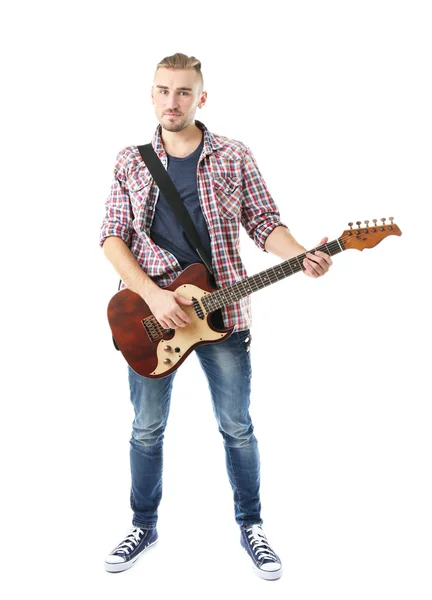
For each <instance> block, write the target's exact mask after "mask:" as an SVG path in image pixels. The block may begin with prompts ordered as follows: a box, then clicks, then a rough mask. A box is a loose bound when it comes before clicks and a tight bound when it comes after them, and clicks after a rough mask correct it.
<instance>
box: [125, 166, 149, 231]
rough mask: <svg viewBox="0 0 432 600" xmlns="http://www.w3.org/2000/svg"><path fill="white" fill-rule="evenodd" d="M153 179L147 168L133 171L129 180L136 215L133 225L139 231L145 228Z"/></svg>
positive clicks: (131, 200) (132, 205)
mask: <svg viewBox="0 0 432 600" xmlns="http://www.w3.org/2000/svg"><path fill="white" fill-rule="evenodd" d="M152 181H153V179H152V177H151V175H150V173H149V172H148V170H147V169H146V170H145V171H144V170H138V171H135V172H133V173H131V174H130V176H129V178H128V181H127V185H128V190H129V199H130V203H131V207H132V213H133V216H134V220H133V227H134V229H135V231H137V232H140V231H143V230H144V229H145V222H146V215H147V212H148V206H149V202H148V200H149V196H150V192H151V187H152V186H151V183H152Z"/></svg>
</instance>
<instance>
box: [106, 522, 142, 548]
mask: <svg viewBox="0 0 432 600" xmlns="http://www.w3.org/2000/svg"><path fill="white" fill-rule="evenodd" d="M143 533H144V531H143V530H142V529H141V528H140V527H134V528H133V529H132V531H131V532H130V533H129V534H128V535H127V536H126V537H125V539H124V540H123V541H122V542H121V544H119V545H118V546H117V548H115V550H113V552H112V554H119V553H122V554H129V552H132V550H135V548H136V547H137V546H138V544H139V543H140V540H141V537H142V535H143Z"/></svg>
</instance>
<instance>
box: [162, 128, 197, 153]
mask: <svg viewBox="0 0 432 600" xmlns="http://www.w3.org/2000/svg"><path fill="white" fill-rule="evenodd" d="M202 137H203V132H202V130H201V129H200V128H199V127H197V126H196V125H195V124H194V123H191V125H188V126H187V127H186V128H185V129H182V131H166V129H164V128H163V127H162V132H161V138H162V143H163V146H164V148H165V152H167V154H170V155H171V156H175V157H178V158H183V157H185V156H188V155H189V154H191V153H192V152H193V151H194V150H195V149H196V148H198V146H199V145H200V143H201V140H202Z"/></svg>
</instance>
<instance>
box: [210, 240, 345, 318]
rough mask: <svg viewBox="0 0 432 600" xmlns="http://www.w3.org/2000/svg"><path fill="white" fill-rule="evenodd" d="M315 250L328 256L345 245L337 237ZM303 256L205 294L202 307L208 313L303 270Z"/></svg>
mask: <svg viewBox="0 0 432 600" xmlns="http://www.w3.org/2000/svg"><path fill="white" fill-rule="evenodd" d="M316 250H321V251H322V252H326V253H327V254H329V255H330V256H334V255H335V254H339V252H342V251H343V250H345V246H344V244H343V242H342V239H341V238H338V239H337V240H333V241H332V242H327V244H324V245H323V246H319V248H314V249H313V250H310V252H315V251H316ZM305 258H306V253H303V254H299V255H298V256H294V257H293V258H290V259H288V260H285V261H284V262H282V263H280V264H278V265H276V266H274V267H270V269H266V270H265V271H261V272H260V273H256V274H255V275H252V276H251V277H246V278H245V279H242V280H241V281H238V282H237V283H233V284H232V285H228V286H226V287H224V288H220V289H219V290H216V291H215V292H212V293H211V294H207V295H205V296H203V297H202V298H201V300H202V303H203V305H204V308H205V309H206V311H207V312H208V313H211V312H213V311H215V310H217V309H218V308H222V307H223V306H226V305H227V304H232V303H233V302H235V301H236V300H240V299H241V298H244V297H246V296H250V295H251V294H252V293H253V292H257V291H258V290H261V289H262V288H265V287H267V286H269V285H271V284H272V283H276V282H277V281H281V279H285V277H289V276H290V275H294V273H299V272H300V271H302V270H303V266H302V265H303V260H304V259H305Z"/></svg>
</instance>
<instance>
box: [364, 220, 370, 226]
mask: <svg viewBox="0 0 432 600" xmlns="http://www.w3.org/2000/svg"><path fill="white" fill-rule="evenodd" d="M365 223H366V227H369V221H368V220H367V219H365Z"/></svg>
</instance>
